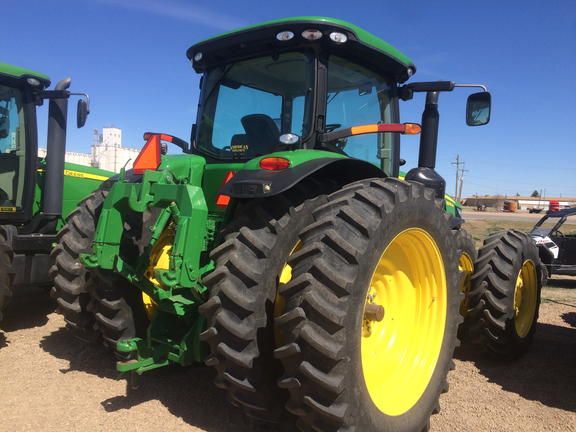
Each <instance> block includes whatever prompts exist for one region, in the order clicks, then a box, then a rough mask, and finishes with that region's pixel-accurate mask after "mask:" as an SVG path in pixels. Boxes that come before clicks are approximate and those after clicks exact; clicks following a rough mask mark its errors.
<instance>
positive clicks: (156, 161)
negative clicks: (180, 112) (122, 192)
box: [134, 134, 160, 174]
mask: <svg viewBox="0 0 576 432" xmlns="http://www.w3.org/2000/svg"><path fill="white" fill-rule="evenodd" d="M158 165H160V135H156V134H155V135H150V137H149V138H148V141H146V144H144V148H143V149H142V151H141V152H140V154H139V155H138V157H137V158H136V160H135V161H134V174H144V171H146V170H155V169H157V168H158Z"/></svg>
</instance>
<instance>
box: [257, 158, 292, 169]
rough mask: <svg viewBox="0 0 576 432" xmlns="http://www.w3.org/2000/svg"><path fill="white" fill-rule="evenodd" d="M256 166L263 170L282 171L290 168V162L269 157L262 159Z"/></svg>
mask: <svg viewBox="0 0 576 432" xmlns="http://www.w3.org/2000/svg"><path fill="white" fill-rule="evenodd" d="M258 165H260V168H262V169H264V170H268V171H282V170H285V169H286V168H288V167H289V166H290V161H289V160H288V159H284V158H281V157H269V158H264V159H262V160H261V161H260V163H259V164H258Z"/></svg>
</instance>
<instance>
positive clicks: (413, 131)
mask: <svg viewBox="0 0 576 432" xmlns="http://www.w3.org/2000/svg"><path fill="white" fill-rule="evenodd" d="M404 126H406V130H405V131H404V133H405V134H406V135H418V134H419V133H420V131H421V130H422V128H421V127H420V125H419V124H418V123H404Z"/></svg>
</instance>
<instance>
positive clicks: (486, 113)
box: [466, 92, 492, 126]
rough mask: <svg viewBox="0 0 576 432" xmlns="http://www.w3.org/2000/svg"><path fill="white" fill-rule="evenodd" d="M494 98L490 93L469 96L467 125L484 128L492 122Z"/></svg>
mask: <svg viewBox="0 0 576 432" xmlns="http://www.w3.org/2000/svg"><path fill="white" fill-rule="evenodd" d="M491 105H492V97H491V96H490V93H488V92H481V93H474V94H471V95H470V96H468V102H467V103H466V124H467V125H468V126H482V125H485V124H488V122H489V121H490V107H491Z"/></svg>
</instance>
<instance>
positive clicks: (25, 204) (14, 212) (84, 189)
mask: <svg viewBox="0 0 576 432" xmlns="http://www.w3.org/2000/svg"><path fill="white" fill-rule="evenodd" d="M70 81H71V80H70V79H69V78H68V79H65V80H62V81H60V82H59V83H58V84H57V85H56V87H55V88H54V90H46V88H47V87H49V86H50V79H49V78H48V77H47V76H46V75H43V74H40V73H37V72H33V71H31V70H28V69H23V68H20V67H16V66H11V65H8V64H6V63H0V319H1V318H2V313H1V311H2V310H3V309H4V308H5V307H6V305H7V304H8V302H9V301H10V299H11V297H12V292H11V287H22V286H44V285H51V284H52V279H51V278H50V277H49V275H48V273H49V270H50V268H51V267H52V266H53V264H54V259H53V258H54V256H52V258H51V257H50V252H51V251H52V249H53V247H54V244H56V242H57V239H56V233H57V232H58V230H59V229H60V228H61V227H62V226H63V225H64V220H63V219H62V215H68V214H69V213H71V212H72V213H74V212H76V207H77V206H78V203H79V202H80V201H81V200H82V199H83V198H84V197H85V196H86V195H87V194H88V193H90V192H91V191H93V190H94V189H96V188H97V187H98V186H99V185H100V184H101V183H102V181H103V180H105V179H107V178H108V177H109V176H110V175H113V173H110V172H107V171H103V170H98V169H94V168H90V167H83V166H80V165H76V164H69V163H65V162H64V155H65V147H66V123H67V110H68V98H69V97H70V95H71V94H77V93H70V92H69V91H68V90H67V88H68V87H69V86H70ZM44 100H49V114H48V115H49V120H48V141H47V147H48V148H47V156H46V158H45V159H41V158H39V157H38V133H37V128H36V106H40V105H42V104H43V102H44ZM87 114H88V104H87V103H86V102H85V101H84V100H83V99H81V100H80V101H79V104H78V115H77V122H78V127H82V126H83V125H84V123H85V121H86V116H87ZM89 248H90V244H89V245H88V246H87V250H89ZM57 255H58V254H56V257H57ZM75 271H76V272H84V273H85V270H84V269H83V267H82V266H80V265H77V268H76V270H75ZM64 298H65V295H63V296H61V298H60V299H59V303H60V304H62V302H63V301H64ZM76 300H77V299H76Z"/></svg>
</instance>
